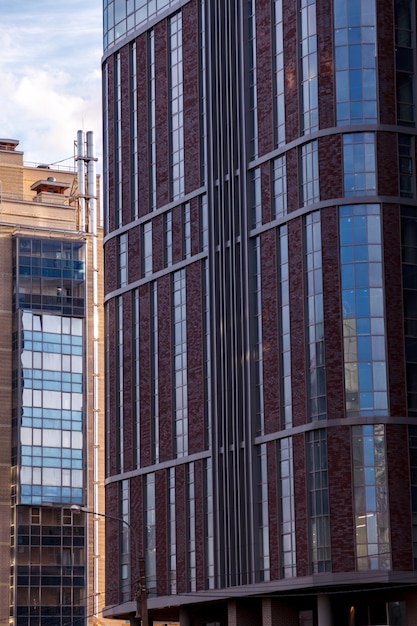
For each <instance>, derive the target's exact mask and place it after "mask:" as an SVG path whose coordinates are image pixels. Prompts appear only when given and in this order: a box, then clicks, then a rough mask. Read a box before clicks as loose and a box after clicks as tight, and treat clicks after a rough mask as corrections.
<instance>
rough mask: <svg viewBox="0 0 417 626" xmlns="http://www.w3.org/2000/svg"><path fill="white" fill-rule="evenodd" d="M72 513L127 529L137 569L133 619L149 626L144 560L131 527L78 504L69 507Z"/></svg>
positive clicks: (117, 519)
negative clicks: (108, 520) (105, 519)
mask: <svg viewBox="0 0 417 626" xmlns="http://www.w3.org/2000/svg"><path fill="white" fill-rule="evenodd" d="M71 510H72V511H77V512H78V513H80V512H82V513H88V514H89V515H96V516H98V517H105V518H107V519H111V520H114V521H116V522H121V523H122V524H125V525H126V526H127V527H128V529H129V536H130V537H131V539H132V542H133V547H134V555H135V564H136V566H137V567H138V569H139V584H138V587H137V589H136V591H135V598H134V599H135V601H136V615H135V617H137V618H140V619H141V622H142V626H149V621H148V597H147V591H146V575H145V559H143V558H141V559H140V558H139V552H138V543H137V538H136V535H135V534H134V532H133V529H132V526H131V525H130V523H129V522H127V521H126V520H125V519H123V518H122V517H116V516H115V515H108V514H107V513H98V512H97V511H91V510H90V509H87V507H85V506H79V505H78V504H72V505H71ZM130 573H131V575H132V565H131V566H130Z"/></svg>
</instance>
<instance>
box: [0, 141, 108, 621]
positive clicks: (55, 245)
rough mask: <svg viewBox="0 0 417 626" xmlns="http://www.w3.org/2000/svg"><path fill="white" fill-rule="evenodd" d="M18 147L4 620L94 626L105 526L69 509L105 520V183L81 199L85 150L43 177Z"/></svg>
mask: <svg viewBox="0 0 417 626" xmlns="http://www.w3.org/2000/svg"><path fill="white" fill-rule="evenodd" d="M88 137H89V138H91V139H92V134H91V133H89V134H88ZM79 141H81V145H80V155H82V156H83V157H84V156H85V155H86V150H87V148H86V145H87V144H86V143H85V136H84V133H82V134H81V138H80V139H79ZM18 144H19V142H18V141H15V140H11V139H0V241H1V252H0V272H1V277H2V289H1V305H0V308H1V323H2V330H1V332H0V351H1V358H2V367H1V383H0V389H1V392H0V399H1V408H2V411H1V418H0V424H1V426H0V428H1V434H2V436H1V442H2V446H1V452H0V459H1V462H0V472H1V478H0V483H1V497H0V519H1V525H0V526H1V531H0V532H1V540H0V607H1V608H0V623H1V624H2V625H4V626H6V625H10V626H48V625H51V626H52V625H54V626H55V625H56V624H80V625H81V624H83V625H84V624H98V623H100V621H99V620H100V619H101V618H102V613H101V611H102V608H103V607H104V524H103V523H101V525H100V526H99V525H98V522H96V521H95V520H94V519H93V518H91V516H89V515H85V514H83V513H80V512H78V511H76V512H74V511H73V510H72V509H71V507H72V506H74V505H76V506H78V507H79V506H83V507H85V506H87V507H90V508H92V509H93V508H94V509H95V510H100V508H101V509H103V505H102V500H103V469H102V468H103V463H104V448H103V445H102V444H101V443H100V442H102V441H103V437H104V434H103V413H102V408H101V407H102V405H103V397H104V394H103V373H102V363H103V336H102V330H103V329H102V323H103V313H102V297H103V290H102V282H101V279H102V269H103V262H102V243H101V242H102V230H101V225H100V224H97V218H96V210H97V202H96V197H97V196H98V179H96V176H95V173H94V171H92V175H90V181H91V180H93V181H94V185H93V189H94V190H93V192H92V193H90V196H89V197H88V198H87V192H86V189H87V188H86V187H85V188H84V182H85V180H87V177H88V173H87V163H90V165H91V164H93V166H94V157H93V156H92V154H91V153H90V155H89V157H91V158H89V159H87V158H85V159H84V160H83V158H80V160H79V162H77V163H75V161H74V160H73V159H71V158H70V160H69V162H70V167H65V166H62V165H61V167H56V166H55V167H54V166H49V165H46V164H43V165H40V166H39V165H36V164H26V163H25V162H24V160H23V157H24V155H23V152H21V151H20V150H19V149H18ZM72 150H73V146H70V153H71V152H72ZM77 168H78V170H79V174H78V175H77ZM90 174H91V171H90ZM80 181H81V184H80ZM90 190H91V187H90ZM100 494H101V495H100Z"/></svg>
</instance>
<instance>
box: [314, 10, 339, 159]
mask: <svg viewBox="0 0 417 626" xmlns="http://www.w3.org/2000/svg"><path fill="white" fill-rule="evenodd" d="M316 11H317V16H316V17H317V50H318V55H319V69H318V76H319V94H320V97H319V124H320V128H332V127H333V126H334V125H335V121H334V117H335V111H334V97H335V96H334V60H333V0H321V2H317V4H316ZM333 170H337V167H334V168H333Z"/></svg>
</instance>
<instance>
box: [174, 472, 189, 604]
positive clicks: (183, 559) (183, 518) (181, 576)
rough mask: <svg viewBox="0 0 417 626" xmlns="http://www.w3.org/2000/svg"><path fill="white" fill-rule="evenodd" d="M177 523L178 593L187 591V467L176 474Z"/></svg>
mask: <svg viewBox="0 0 417 626" xmlns="http://www.w3.org/2000/svg"><path fill="white" fill-rule="evenodd" d="M175 494H176V496H175V521H176V530H177V536H176V540H177V593H185V592H186V591H187V543H186V532H185V529H186V528H187V500H186V495H185V494H186V476H185V465H179V466H178V467H177V468H176V472H175Z"/></svg>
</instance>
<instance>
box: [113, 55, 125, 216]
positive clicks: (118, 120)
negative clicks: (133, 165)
mask: <svg viewBox="0 0 417 626" xmlns="http://www.w3.org/2000/svg"><path fill="white" fill-rule="evenodd" d="M114 72H115V89H116V93H115V97H114V118H115V119H114V129H115V167H114V177H115V185H114V194H115V198H114V202H115V219H114V224H115V227H116V228H118V227H119V226H121V225H122V223H123V215H122V206H123V198H122V191H123V187H122V179H123V164H122V66H121V61H120V53H117V54H116V57H115V62H114Z"/></svg>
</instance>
